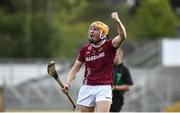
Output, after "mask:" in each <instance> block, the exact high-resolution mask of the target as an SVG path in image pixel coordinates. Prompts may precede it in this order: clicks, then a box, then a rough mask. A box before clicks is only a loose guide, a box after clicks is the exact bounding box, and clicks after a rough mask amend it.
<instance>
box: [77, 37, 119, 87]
mask: <svg viewBox="0 0 180 113" xmlns="http://www.w3.org/2000/svg"><path fill="white" fill-rule="evenodd" d="M115 53H116V48H114V47H113V45H112V40H104V42H103V44H102V45H101V46H99V47H97V46H93V45H92V44H86V45H84V46H83V47H82V48H81V50H80V52H79V56H78V58H77V59H78V60H79V61H80V62H84V63H85V75H84V81H83V84H87V85H112V82H113V59H114V56H115Z"/></svg>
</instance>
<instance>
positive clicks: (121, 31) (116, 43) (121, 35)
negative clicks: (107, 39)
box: [111, 12, 127, 48]
mask: <svg viewBox="0 0 180 113" xmlns="http://www.w3.org/2000/svg"><path fill="white" fill-rule="evenodd" d="M111 17H112V19H113V20H114V21H115V23H116V25H117V29H118V36H116V37H115V38H114V39H113V40H112V45H113V47H115V48H118V47H120V46H121V44H122V43H123V42H124V40H125V39H126V37H127V35H126V29H125V27H124V25H123V24H122V22H121V20H120V19H119V16H118V13H117V12H113V13H112V15H111Z"/></svg>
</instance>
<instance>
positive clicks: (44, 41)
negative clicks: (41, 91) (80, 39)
mask: <svg viewBox="0 0 180 113" xmlns="http://www.w3.org/2000/svg"><path fill="white" fill-rule="evenodd" d="M50 1H51V0H26V1H24V0H19V1H12V2H11V4H13V6H14V10H15V11H14V12H13V13H12V12H11V13H7V10H6V7H0V16H1V17H2V18H0V36H1V38H0V43H1V44H0V52H1V53H2V54H1V55H0V57H1V58H12V57H16V58H37V57H40V58H43V57H45V58H47V57H51V56H56V57H57V56H58V51H59V48H60V44H59V42H60V38H59V37H60V31H57V28H56V26H54V25H53V24H52V20H50V18H49V16H50V13H51V12H48V11H49V9H47V7H48V6H47V4H50ZM48 8H49V7H48Z"/></svg>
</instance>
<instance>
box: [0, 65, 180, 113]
mask: <svg viewBox="0 0 180 113" xmlns="http://www.w3.org/2000/svg"><path fill="white" fill-rule="evenodd" d="M46 66H47V64H46V63H39V62H36V63H34V62H33V63H23V64H22V63H17V62H16V63H10V64H9V63H7V64H6V63H3V64H0V76H1V81H2V86H3V89H4V93H3V94H4V96H3V100H4V101H3V102H4V103H3V108H4V110H5V111H18V110H20V111H22V110H24V111H28V110H31V111H34V110H46V111H47V110H49V111H71V109H72V105H71V103H70V102H69V100H68V99H67V98H66V96H65V95H64V94H63V93H62V92H61V90H60V87H59V86H58V84H57V83H56V82H55V81H54V79H53V78H51V77H50V76H49V75H48V74H47V70H46V68H47V67H46ZM70 67H71V65H70V64H69V63H67V64H66V63H63V64H61V63H58V64H57V69H58V73H59V75H60V78H61V79H62V80H63V81H66V79H67V73H68V70H69V68H70ZM83 70H84V69H81V71H80V72H79V73H78V77H77V79H76V80H75V81H74V82H73V85H72V88H71V90H70V92H71V94H72V96H73V97H74V99H75V100H76V99H77V95H78V91H79V88H80V86H81V84H82V79H83ZM130 71H131V74H132V77H133V81H134V85H133V87H132V89H131V90H130V91H129V92H127V93H126V94H125V105H124V106H123V111H127V112H130V111H133V112H140V111H143V112H158V111H163V109H164V108H165V107H167V106H169V105H171V104H173V103H175V102H176V101H178V100H180V96H179V95H178V94H180V87H178V86H179V84H180V83H179V73H180V68H179V67H176V68H165V67H161V66H157V67H154V68H133V67H130Z"/></svg>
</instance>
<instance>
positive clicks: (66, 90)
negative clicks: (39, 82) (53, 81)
mask: <svg viewBox="0 0 180 113" xmlns="http://www.w3.org/2000/svg"><path fill="white" fill-rule="evenodd" d="M69 88H70V85H69V84H68V83H67V84H64V87H63V88H62V91H63V92H64V93H65V94H67V93H68V91H69Z"/></svg>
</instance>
